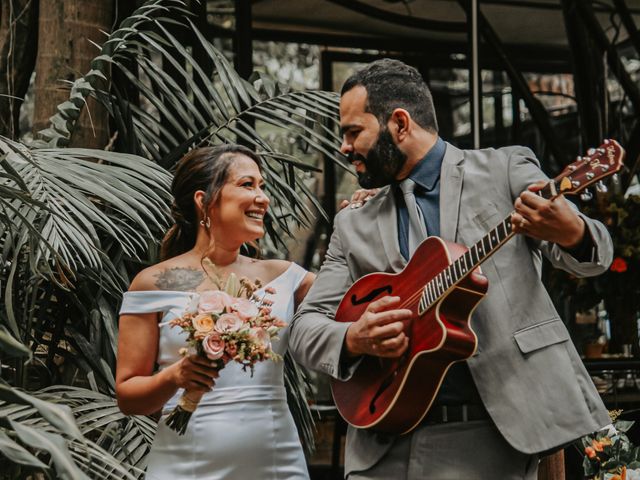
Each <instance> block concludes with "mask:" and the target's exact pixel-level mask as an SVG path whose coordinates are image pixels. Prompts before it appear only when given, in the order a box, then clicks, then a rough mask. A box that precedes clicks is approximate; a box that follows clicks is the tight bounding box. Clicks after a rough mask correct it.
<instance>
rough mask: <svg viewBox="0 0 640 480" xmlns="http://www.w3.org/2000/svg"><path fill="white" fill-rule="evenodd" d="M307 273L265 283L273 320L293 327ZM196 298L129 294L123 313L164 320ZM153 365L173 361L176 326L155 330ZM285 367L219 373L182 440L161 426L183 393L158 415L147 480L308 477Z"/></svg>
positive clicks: (180, 340)
mask: <svg viewBox="0 0 640 480" xmlns="http://www.w3.org/2000/svg"><path fill="white" fill-rule="evenodd" d="M305 274H306V271H305V270H304V269H303V268H302V267H300V266H298V265H296V264H294V263H292V264H291V265H290V266H289V268H288V269H287V270H286V271H285V272H284V273H283V274H282V275H280V276H279V277H277V278H276V279H274V280H273V281H272V282H270V283H269V284H268V285H266V286H269V287H273V288H274V289H275V290H276V293H275V294H273V295H270V296H269V298H270V299H272V300H273V302H274V304H273V307H272V311H273V314H274V315H276V316H277V317H279V318H280V319H282V320H284V321H286V322H290V320H291V318H292V316H293V313H294V312H293V311H294V298H293V294H294V292H295V291H296V290H297V288H298V286H299V285H300V282H301V281H302V279H303V278H304V276H305ZM197 295H198V294H197V293H193V292H180V291H137V292H127V293H125V295H124V299H123V302H122V308H121V310H120V313H121V314H125V313H129V314H137V313H150V312H162V313H163V314H164V315H163V317H162V322H166V321H167V320H170V319H172V318H174V317H176V316H180V315H182V313H183V312H184V311H185V309H186V308H187V306H188V305H190V304H191V302H192V301H194V298H195V297H196V296H197ZM159 328H160V340H159V346H158V359H157V364H158V367H159V369H163V368H165V367H167V366H169V365H171V364H172V363H174V362H176V361H177V360H178V359H179V358H180V355H179V354H178V350H179V349H180V348H182V347H184V346H185V345H186V343H185V335H184V334H182V333H181V332H180V330H179V329H178V328H173V329H172V328H171V327H170V326H168V325H165V326H160V327H159ZM278 336H279V337H280V340H279V341H275V342H274V343H273V349H274V351H276V352H277V353H279V354H280V355H284V353H285V351H286V349H287V343H288V338H289V327H285V328H283V329H282V330H281V331H280V332H279V335H278ZM283 364H284V362H272V361H265V362H261V363H258V364H257V365H256V366H255V371H254V374H253V377H251V374H250V372H249V371H247V372H244V371H242V367H241V365H240V364H238V363H235V362H231V363H229V364H227V366H226V367H225V368H224V369H222V370H221V372H220V377H219V378H218V379H217V380H216V385H215V387H214V388H213V390H211V391H210V392H208V393H207V394H205V395H204V397H203V398H202V400H201V402H200V405H199V406H198V408H197V410H196V411H195V412H194V414H193V416H192V417H191V420H190V422H189V427H188V429H187V431H186V433H185V434H184V435H182V436H181V435H178V434H177V433H176V432H174V431H172V430H171V429H169V428H168V427H167V426H166V425H165V423H164V420H165V418H166V417H167V415H168V414H169V412H170V411H171V410H172V409H173V407H175V406H176V404H177V401H178V399H179V398H180V396H181V395H182V390H179V391H178V392H177V393H176V394H175V395H174V397H173V398H171V400H169V401H168V402H167V404H166V405H165V406H164V409H163V410H162V418H161V419H160V423H159V425H158V432H157V434H156V438H155V440H154V443H153V446H152V448H151V452H150V454H149V458H148V468H147V476H146V478H147V479H149V480H165V479H166V480H179V479H197V480H218V479H225V480H230V479H237V480H249V479H260V480H276V479H308V478H309V477H308V473H307V467H306V463H305V459H304V454H303V452H302V447H301V445H300V441H299V439H298V434H297V431H296V428H295V425H294V423H293V418H292V416H291V413H290V412H289V409H288V407H287V401H286V394H285V388H284V377H283Z"/></svg>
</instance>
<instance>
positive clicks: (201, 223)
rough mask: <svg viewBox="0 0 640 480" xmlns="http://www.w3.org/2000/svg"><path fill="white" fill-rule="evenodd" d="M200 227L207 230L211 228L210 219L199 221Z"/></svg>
mask: <svg viewBox="0 0 640 480" xmlns="http://www.w3.org/2000/svg"><path fill="white" fill-rule="evenodd" d="M200 225H201V226H203V227H204V228H206V229H207V230H209V228H211V219H210V218H209V217H208V216H206V217H204V219H203V220H200Z"/></svg>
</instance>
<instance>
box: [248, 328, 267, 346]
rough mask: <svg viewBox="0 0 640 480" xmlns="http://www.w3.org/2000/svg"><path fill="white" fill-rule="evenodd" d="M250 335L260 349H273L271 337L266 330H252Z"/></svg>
mask: <svg viewBox="0 0 640 480" xmlns="http://www.w3.org/2000/svg"><path fill="white" fill-rule="evenodd" d="M250 335H251V338H252V339H253V341H254V342H255V343H256V345H257V346H258V347H262V348H264V349H265V350H267V349H269V348H271V337H270V336H269V334H268V333H267V331H266V330H265V329H263V328H252V329H251V330H250Z"/></svg>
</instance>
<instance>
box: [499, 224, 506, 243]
mask: <svg viewBox="0 0 640 480" xmlns="http://www.w3.org/2000/svg"><path fill="white" fill-rule="evenodd" d="M496 230H497V231H498V237H499V239H500V242H501V241H502V240H504V239H505V238H507V231H506V230H505V229H504V223H501V224H500V225H498V226H497V227H496Z"/></svg>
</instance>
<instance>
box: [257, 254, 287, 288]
mask: <svg viewBox="0 0 640 480" xmlns="http://www.w3.org/2000/svg"><path fill="white" fill-rule="evenodd" d="M257 262H258V268H257V269H256V270H258V271H259V272H260V279H261V280H262V281H263V283H268V282H270V281H271V280H273V279H275V278H277V277H279V276H280V275H282V274H283V273H284V272H285V271H286V270H287V269H288V268H289V267H290V266H291V262H289V261H288V260H258V261H257Z"/></svg>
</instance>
